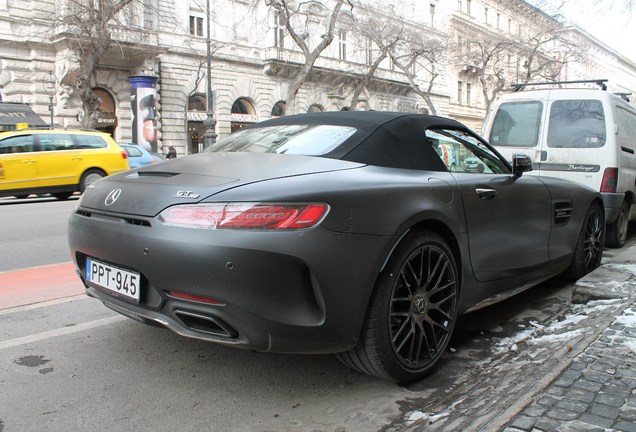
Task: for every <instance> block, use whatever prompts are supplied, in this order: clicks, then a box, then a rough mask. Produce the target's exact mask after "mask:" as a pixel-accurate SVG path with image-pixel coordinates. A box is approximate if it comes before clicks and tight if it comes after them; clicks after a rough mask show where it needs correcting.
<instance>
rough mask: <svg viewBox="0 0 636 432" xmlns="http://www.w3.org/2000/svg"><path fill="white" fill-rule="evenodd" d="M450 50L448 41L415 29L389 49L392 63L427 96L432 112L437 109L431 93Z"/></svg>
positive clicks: (423, 95) (419, 93)
mask: <svg viewBox="0 0 636 432" xmlns="http://www.w3.org/2000/svg"><path fill="white" fill-rule="evenodd" d="M447 49H448V47H447V43H446V40H444V39H440V38H436V37H429V36H427V35H425V34H424V33H421V32H413V31H412V32H407V34H406V36H405V38H404V44H400V45H398V44H396V45H394V47H393V49H392V50H391V51H390V55H391V59H392V60H393V63H394V64H395V65H396V66H397V67H398V68H399V69H400V70H401V71H402V72H404V74H405V75H406V77H407V79H408V81H409V85H410V86H411V89H412V90H413V91H414V92H415V93H416V94H418V95H419V96H420V97H421V98H422V99H424V101H425V102H426V104H427V105H428V107H429V111H430V113H431V114H433V115H436V114H437V109H436V108H435V104H434V103H433V99H432V97H431V94H432V91H433V87H434V85H435V80H436V79H437V78H438V77H439V75H440V69H441V65H442V64H444V63H445V61H446V52H447ZM423 85H425V87H424V86H423Z"/></svg>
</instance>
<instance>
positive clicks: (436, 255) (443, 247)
mask: <svg viewBox="0 0 636 432" xmlns="http://www.w3.org/2000/svg"><path fill="white" fill-rule="evenodd" d="M458 295H459V277H458V272H457V265H456V263H455V258H454V256H453V253H452V252H451V250H450V248H449V247H448V245H447V243H446V242H445V241H444V240H443V239H442V238H441V237H440V236H439V235H437V234H436V233H433V232H431V231H419V232H414V233H412V234H410V235H409V236H408V237H407V238H406V239H405V240H404V241H403V242H402V243H401V244H400V246H399V247H398V248H397V249H396V251H395V252H394V254H393V255H392V256H391V258H390V260H389V262H388V263H387V266H386V268H385V269H384V271H383V272H382V274H381V275H380V277H379V278H378V281H377V282H376V286H375V288H374V292H373V295H372V298H371V300H370V303H369V308H368V310H367V315H366V318H365V322H364V325H363V329H362V334H361V336H360V340H359V341H358V344H357V346H356V347H354V348H353V349H351V350H349V351H347V352H344V353H340V354H337V357H338V358H339V360H340V361H342V362H343V363H344V364H346V365H347V366H349V367H352V368H353V369H357V370H359V371H361V372H364V373H368V374H371V375H376V376H378V377H381V378H387V379H390V380H393V381H396V382H405V381H413V380H416V379H419V378H422V377H423V376H424V375H426V373H427V372H428V371H429V370H430V369H431V368H432V367H433V366H434V365H435V363H436V362H437V361H438V360H439V358H440V357H441V355H442V354H443V353H444V350H445V349H446V347H447V346H448V343H449V341H450V337H451V334H452V332H453V329H454V327H455V322H456V320H457V302H458Z"/></svg>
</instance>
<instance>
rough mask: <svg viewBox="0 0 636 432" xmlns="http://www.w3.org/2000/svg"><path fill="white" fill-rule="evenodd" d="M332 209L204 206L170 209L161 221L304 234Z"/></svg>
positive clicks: (307, 205) (318, 205)
mask: <svg viewBox="0 0 636 432" xmlns="http://www.w3.org/2000/svg"><path fill="white" fill-rule="evenodd" d="M328 211H329V206H328V205H326V204H322V203H304V204H278V203H277V204H273V203H253V202H252V203H204V204H182V205H175V206H172V207H168V208H167V209H165V210H164V211H162V212H161V213H160V214H159V215H158V216H157V220H158V221H159V222H161V223H162V224H165V225H172V226H180V227H188V228H201V229H259V230H300V229H307V228H312V227H315V226H317V225H318V224H319V223H320V222H321V221H322V220H323V219H324V217H325V216H326V214H327V212H328Z"/></svg>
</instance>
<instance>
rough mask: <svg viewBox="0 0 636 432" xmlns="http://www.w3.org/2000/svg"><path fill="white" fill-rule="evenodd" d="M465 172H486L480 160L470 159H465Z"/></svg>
mask: <svg viewBox="0 0 636 432" xmlns="http://www.w3.org/2000/svg"><path fill="white" fill-rule="evenodd" d="M464 171H466V172H484V164H483V163H481V161H480V160H479V159H478V158H475V157H469V158H466V159H464Z"/></svg>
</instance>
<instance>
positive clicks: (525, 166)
mask: <svg viewBox="0 0 636 432" xmlns="http://www.w3.org/2000/svg"><path fill="white" fill-rule="evenodd" d="M528 171H532V159H530V156H528V155H527V154H524V153H515V154H513V155H512V173H513V174H514V176H515V177H521V174H523V173H524V172H528Z"/></svg>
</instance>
